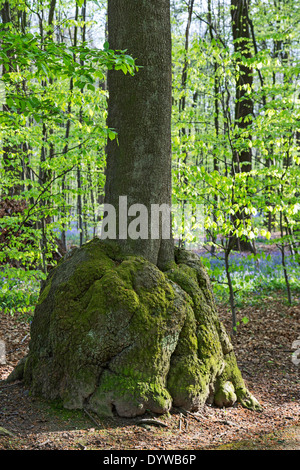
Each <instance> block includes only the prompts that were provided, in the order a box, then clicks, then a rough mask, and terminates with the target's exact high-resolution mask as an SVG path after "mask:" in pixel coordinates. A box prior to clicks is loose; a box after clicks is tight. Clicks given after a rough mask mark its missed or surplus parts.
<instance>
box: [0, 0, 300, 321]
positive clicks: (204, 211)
mask: <svg viewBox="0 0 300 470" xmlns="http://www.w3.org/2000/svg"><path fill="white" fill-rule="evenodd" d="M171 5H172V8H171V19H172V33H173V112H172V152H173V211H174V238H175V243H176V244H177V245H180V246H186V247H188V248H190V249H192V250H194V251H196V252H197V253H199V255H200V256H201V258H202V260H203V263H204V264H205V266H206V268H207V270H208V273H209V275H210V277H211V280H212V283H213V287H214V292H215V295H216V297H217V298H218V299H219V300H220V301H222V302H223V301H225V302H227V303H228V305H230V308H231V311H232V315H233V319H234V322H235V321H236V320H235V315H236V309H237V308H238V307H239V305H240V304H241V303H243V302H255V301H257V299H260V298H261V297H262V296H264V295H267V293H269V292H270V290H273V291H276V292H277V291H278V290H280V291H281V292H284V296H285V298H286V301H287V302H288V303H290V304H291V303H292V302H293V301H294V296H297V294H299V292H300V201H299V181H300V170H299V169H300V166H299V165H300V89H299V73H300V61H299V59H300V43H299V38H300V21H299V20H300V2H299V1H298V0H281V1H280V0H271V1H265V0H252V1H251V2H247V1H245V2H239V1H238V0H231V1H228V0H207V1H202V2H198V1H194V0H187V1H185V0H175V1H172V2H171ZM241 5H242V7H241ZM0 12H1V14H0V18H1V19H0V21H1V24H0V44H1V49H0V79H1V81H0V105H1V109H0V124H1V125H0V195H1V197H0V247H1V250H0V276H1V277H0V287H1V290H0V310H2V311H3V312H9V313H12V314H13V313H14V312H15V311H16V310H18V311H21V312H23V313H24V315H25V316H27V317H28V318H30V315H32V312H33V308H34V305H35V302H36V301H37V297H38V292H39V282H40V280H41V279H42V278H44V277H45V276H46V275H47V273H48V272H49V270H50V269H51V267H52V266H54V265H55V264H56V263H57V262H58V261H59V260H60V259H61V258H62V257H63V256H64V254H65V253H66V252H67V251H68V250H69V249H70V248H71V247H72V246H73V245H78V246H81V245H82V244H83V243H85V242H87V241H88V240H90V239H91V238H93V237H95V236H99V233H100V229H101V217H102V212H101V208H102V207H103V202H104V183H105V146H106V142H107V139H116V138H117V135H116V132H115V131H114V129H108V128H107V126H106V112H107V98H108V90H107V83H106V72H107V70H108V68H111V67H115V68H117V69H120V70H122V71H123V72H124V73H128V74H130V73H139V71H138V66H142V65H143V64H140V63H139V59H138V58H136V57H131V56H130V51H112V50H111V49H110V47H109V42H108V38H107V28H106V2H104V1H100V0H99V1H96V0H94V1H92V0H76V1H75V0H50V1H43V2H40V1H38V0H28V1H24V0H22V1H19V2H14V1H10V2H6V1H1V2H0ZM136 66H137V67H136ZM149 178H151V175H149ZM245 321H247V319H245ZM234 327H235V323H234Z"/></svg>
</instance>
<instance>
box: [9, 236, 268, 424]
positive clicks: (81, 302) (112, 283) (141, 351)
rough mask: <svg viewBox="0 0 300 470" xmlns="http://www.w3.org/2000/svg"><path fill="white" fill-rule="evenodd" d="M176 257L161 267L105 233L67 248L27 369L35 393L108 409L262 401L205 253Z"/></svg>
mask: <svg viewBox="0 0 300 470" xmlns="http://www.w3.org/2000/svg"><path fill="white" fill-rule="evenodd" d="M175 260H176V263H174V264H173V265H170V266H169V267H168V269H167V270H166V271H165V272H162V271H160V270H159V269H158V268H157V267H156V266H154V265H153V264H151V263H150V262H148V261H146V260H145V259H144V258H141V257H136V256H125V255H122V253H121V251H120V248H119V247H118V245H117V244H114V243H113V242H104V241H101V240H99V239H94V240H93V241H91V242H89V243H86V244H85V245H84V246H82V248H80V249H79V248H75V249H74V250H73V251H72V252H70V253H68V254H67V255H66V256H65V258H64V259H63V260H62V261H61V262H60V263H59V264H58V266H57V267H55V268H54V269H53V270H52V271H51V272H50V274H49V276H48V279H47V281H46V282H45V284H44V286H43V288H42V289H41V293H40V298H39V302H38V305H37V307H36V310H35V315H34V319H33V322H32V326H31V342H30V349H29V353H28V356H27V357H26V360H25V361H23V363H22V365H21V366H19V369H18V376H19V377H20V369H21V375H22V377H23V379H24V382H25V384H26V386H27V387H28V388H29V390H30V392H31V393H32V394H33V395H37V396H42V397H44V398H46V399H49V400H54V399H60V400H62V402H63V405H64V406H65V407H66V408H70V409H72V408H83V407H84V408H86V409H90V410H93V411H94V412H95V413H97V414H98V415H100V416H101V415H111V414H112V413H113V412H116V413H117V414H118V415H119V416H124V417H133V416H137V415H142V414H143V413H145V412H146V411H147V410H150V411H152V412H154V413H164V412H166V411H168V410H170V408H171V407H172V406H179V407H183V408H185V409H187V410H197V409H198V408H199V407H201V406H202V405H203V404H204V403H206V402H210V403H214V404H215V405H217V406H231V405H233V404H234V403H235V402H239V403H241V404H242V405H243V406H246V407H248V408H252V409H257V410H258V409H260V405H259V404H258V402H257V401H256V399H255V398H254V397H253V396H252V395H251V394H250V393H249V391H248V390H247V388H246V386H245V384H244V381H243V379H242V377H241V374H240V371H239V369H238V367H237V363H236V358H235V355H234V351H233V348H232V345H231V342H230V339H229V337H228V335H227V333H226V332H225V329H224V327H223V325H222V324H221V323H220V321H219V319H218V316H217V313H216V309H215V305H214V300H213V296H212V291H211V287H210V282H209V279H208V276H207V274H206V272H205V270H204V268H203V266H202V264H201V262H200V260H199V258H198V257H197V256H196V255H194V254H192V253H189V252H187V251H184V250H176V252H175ZM16 371H17V369H16V370H15V371H14V372H13V373H12V376H11V377H10V378H9V380H11V379H13V378H15V377H16Z"/></svg>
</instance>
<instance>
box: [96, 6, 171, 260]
mask: <svg viewBox="0 0 300 470" xmlns="http://www.w3.org/2000/svg"><path fill="white" fill-rule="evenodd" d="M145 18H147V21H146V20H145ZM149 25H151V31H149ZM108 40H109V46H110V48H112V49H115V50H120V49H121V50H124V49H127V51H128V54H130V55H131V56H132V57H134V58H136V63H137V65H140V66H141V68H140V69H139V71H138V72H137V73H136V74H135V76H129V75H124V73H123V72H122V71H115V70H110V71H109V72H108V90H109V102H108V120H107V124H108V127H109V128H114V129H115V130H116V131H117V133H118V140H112V141H111V140H108V143H107V169H106V186H105V204H111V205H112V206H114V208H115V209H116V213H117V233H116V235H117V239H118V240H119V243H120V244H121V245H122V246H123V248H124V249H125V250H127V251H128V252H132V253H135V254H140V255H142V256H144V257H145V258H147V259H148V260H149V261H151V262H153V263H154V264H157V265H158V266H160V267H163V266H164V265H165V264H166V263H168V261H170V260H173V257H174V254H173V241H172V238H171V236H170V237H169V238H166V239H163V238H162V231H161V230H160V234H159V238H158V239H154V238H153V237H152V236H151V233H150V226H151V223H150V220H149V224H148V238H147V239H142V238H139V239H137V240H132V239H130V238H129V237H128V234H126V233H125V234H124V233H123V234H122V235H121V237H120V233H119V227H120V226H121V225H120V224H119V222H120V220H119V217H121V218H122V217H126V215H127V214H126V209H125V212H122V210H121V208H119V197H120V196H126V197H127V203H128V207H129V206H131V205H133V204H143V205H144V206H146V208H147V209H148V212H149V215H150V209H151V205H152V204H159V205H161V204H166V205H167V206H168V207H169V208H171V105H172V98H171V84H172V82H171V80H172V72H171V33H170V3H169V0H162V1H160V2H159V4H157V2H155V4H154V2H149V1H148V0H139V1H138V0H131V1H129V0H127V1H124V0H110V1H109V2H108ZM145 175H148V176H147V178H146V179H145ZM128 222H129V219H128ZM170 224H171V220H170ZM125 231H126V230H125ZM122 237H124V239H123V238H122Z"/></svg>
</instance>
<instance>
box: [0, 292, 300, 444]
mask: <svg viewBox="0 0 300 470" xmlns="http://www.w3.org/2000/svg"><path fill="white" fill-rule="evenodd" d="M227 310H228V309H227V308H226V307H220V316H221V319H222V321H223V322H224V324H225V326H226V328H227V329H228V331H229V332H230V331H231V330H230V329H231V316H230V313H229V311H227ZM245 316H247V318H249V322H248V323H247V324H243V323H242V322H241V325H240V326H239V329H238V335H237V336H235V337H233V338H232V342H233V344H234V347H235V352H236V355H237V359H238V363H239V367H240V369H241V371H242V373H243V377H244V379H245V381H246V383H247V386H248V388H249V390H250V391H251V392H252V393H253V394H254V395H255V397H256V398H257V399H258V400H259V401H260V403H261V405H262V406H263V411H262V412H260V413H258V412H251V411H248V410H245V409H243V408H242V407H241V406H239V405H238V406H235V407H233V408H228V409H217V408H214V407H212V406H204V408H203V409H202V410H201V411H200V412H198V413H193V414H191V413H186V412H185V411H184V410H174V411H172V413H170V414H169V415H164V416H148V418H151V419H153V418H154V419H156V420H159V421H160V422H162V423H163V424H164V426H162V425H158V424H159V423H154V424H153V423H150V424H149V423H144V422H142V421H141V419H122V418H119V417H118V418H117V417H116V418H113V419H101V420H100V418H98V417H97V416H95V415H92V414H90V413H87V412H84V411H78V412H71V411H67V410H63V409H62V408H61V407H60V406H59V404H51V405H50V404H48V403H46V402H44V401H42V402H41V401H38V400H36V399H33V398H31V397H30V396H29V394H28V391H27V390H26V389H24V387H23V385H22V383H17V382H16V383H13V384H10V385H7V384H5V383H4V382H0V449H2V450H3V449H13V450H16V449H22V450H23V449H24V450H25V449H27V450H29V449H30V450H31V449H36V450H46V449H49V450H50V449H51V450H63V449H69V450H71V449H87V450H89V449H99V450H128V449H131V450H146V449H147V450H202V449H203V450H204V449H220V450H224V449H225V450H229V449H235V450H236V449H243V450H244V449H245V450H246V449H247V450H248V449H251V450H255V449H263V450H275V449H276V450H278V449H279V450H296V449H297V450H299V449H300V438H299V429H300V386H299V371H300V365H296V364H294V363H293V361H292V354H293V352H294V350H293V349H292V344H293V342H294V341H295V340H297V338H298V337H300V322H299V319H300V302H299V299H295V304H294V305H293V306H287V305H286V304H285V301H284V300H281V296H280V295H279V294H272V296H269V297H268V298H265V299H264V300H263V301H262V302H261V304H260V306H259V307H258V306H257V305H256V306H252V307H245V308H244V309H243V310H240V312H239V318H238V319H242V318H243V317H245ZM0 339H2V340H4V341H5V343H6V352H7V364H6V365H2V366H1V365H0V379H1V380H3V379H5V378H6V377H7V376H8V374H9V373H10V372H11V370H13V367H14V366H15V364H16V363H17V361H18V360H19V359H20V358H21V357H23V355H24V354H26V351H27V348H28V342H29V325H28V324H27V323H26V322H24V321H22V320H21V319H20V318H17V317H16V316H15V317H10V316H7V315H0ZM299 356H300V355H299ZM143 418H145V417H143ZM1 427H3V428H5V429H6V430H8V431H9V432H10V433H12V435H4V432H5V431H4V430H1Z"/></svg>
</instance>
